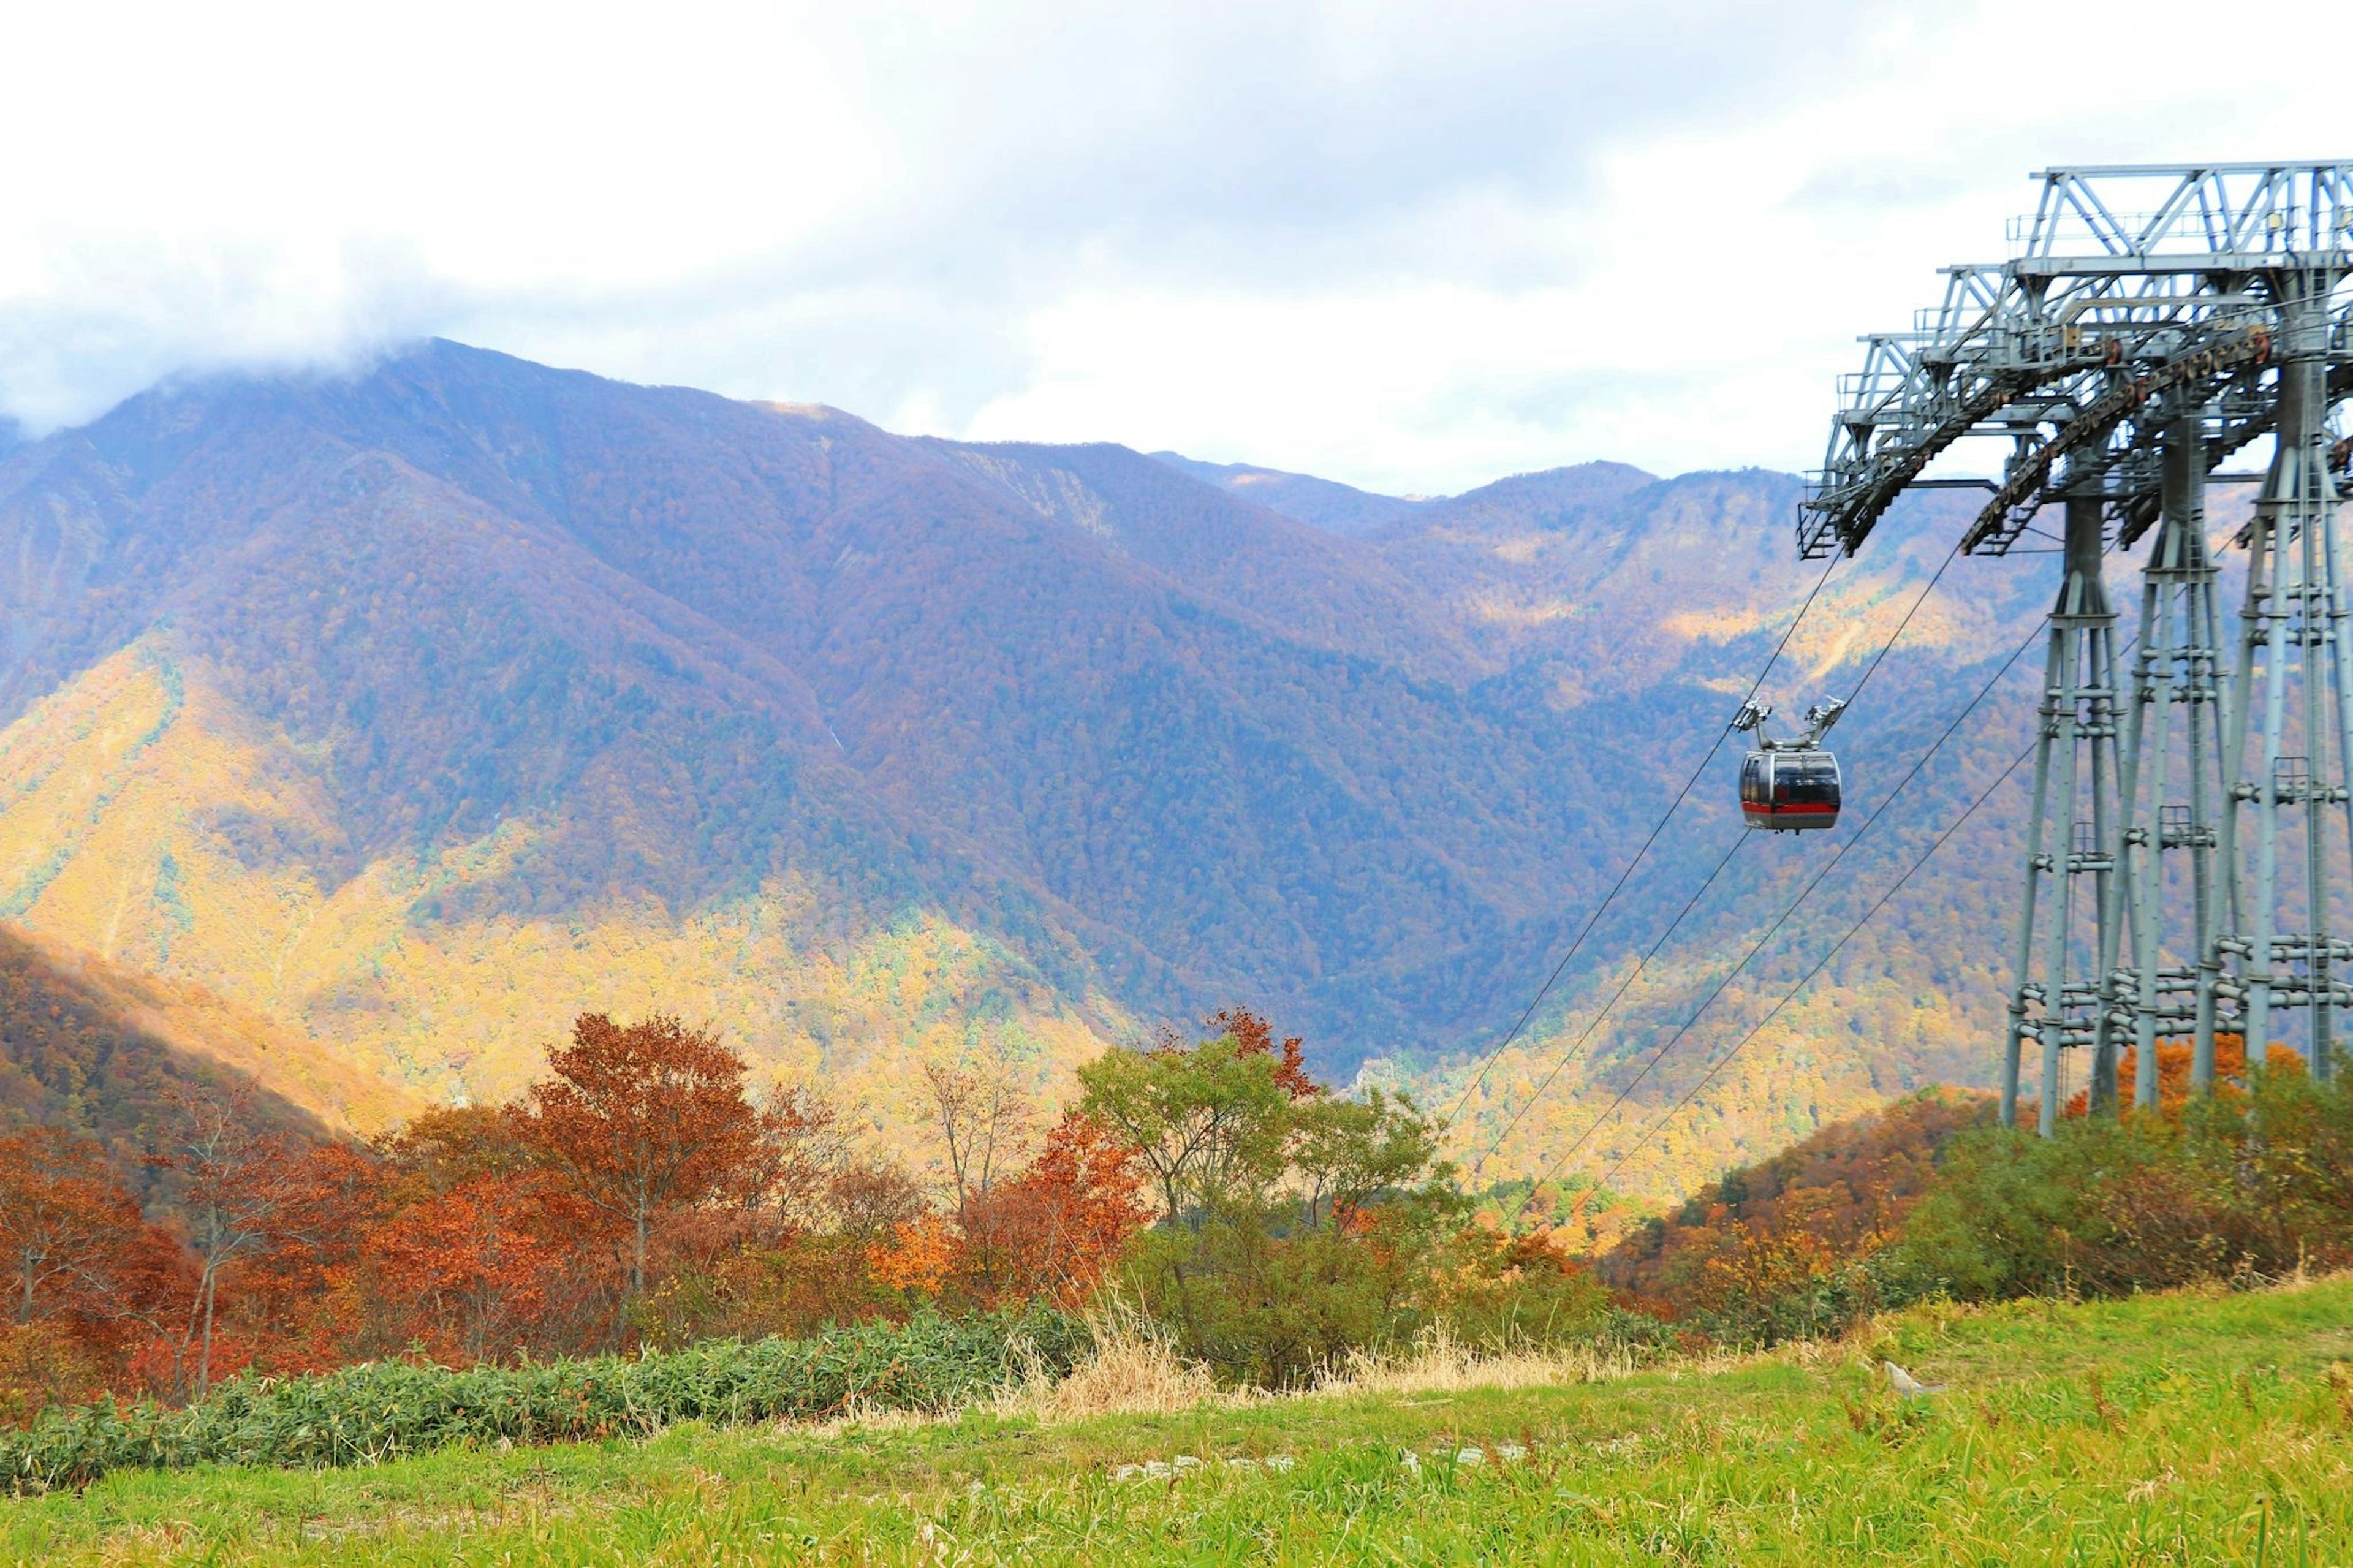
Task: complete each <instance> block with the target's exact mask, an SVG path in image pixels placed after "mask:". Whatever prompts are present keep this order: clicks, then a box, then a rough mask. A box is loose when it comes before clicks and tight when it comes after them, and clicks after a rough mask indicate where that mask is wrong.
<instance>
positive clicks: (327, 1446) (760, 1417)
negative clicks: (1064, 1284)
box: [0, 1311, 1090, 1493]
mask: <svg viewBox="0 0 2353 1568" xmlns="http://www.w3.org/2000/svg"><path fill="white" fill-rule="evenodd" d="M1089 1342H1090V1341H1089V1338H1088V1334H1087V1331H1086V1329H1085V1328H1084V1326H1083V1325H1082V1324H1081V1323H1080V1322H1079V1321H1077V1320H1075V1319H1072V1318H1070V1317H1066V1316H1064V1315H1062V1314H1060V1313H1054V1312H1042V1311H1033V1312H1029V1313H1022V1314H990V1315H987V1316H982V1317H975V1318H970V1319H965V1320H963V1321H950V1320H947V1319H944V1318H941V1317H937V1316H935V1315H932V1314H924V1315H922V1316H919V1317H917V1318H915V1319H913V1321H909V1322H907V1323H906V1324H904V1325H902V1326H899V1327H895V1328H894V1327H892V1326H889V1325H886V1324H879V1323H866V1324H859V1325H856V1326H853V1327H849V1328H845V1329H838V1330H834V1331H830V1332H828V1333H824V1334H820V1335H818V1336H816V1337H814V1338H810V1339H805V1340H775V1339H771V1340H760V1341H756V1342H752V1343H749V1344H745V1343H740V1342H733V1341H716V1342H708V1343H704V1344H701V1345H697V1346H694V1347H693V1348H691V1349H688V1350H682V1351H676V1352H668V1353H659V1352H657V1353H649V1354H646V1355H642V1356H634V1357H624V1356H600V1357H595V1358H591V1359H586V1360H576V1361H573V1360H566V1361H555V1362H547V1363H534V1364H527V1365H522V1366H514V1367H500V1366H477V1367H471V1368H467V1369H464V1370H451V1369H448V1368H446V1367H438V1366H427V1365H417V1364H415V1363H406V1362H375V1363H367V1364H364V1365H360V1366H353V1367H346V1368H344V1369H343V1370H341V1371H339V1372H333V1373H326V1374H324V1375H322V1376H317V1377H299V1378H285V1379H271V1378H239V1379H236V1380H232V1381H230V1382H227V1383H225V1384H221V1385H220V1386H219V1387H217V1388H216V1389H215V1390H214V1391H213V1393H212V1394H210V1395H208V1396H207V1397H206V1398H205V1399H203V1400H202V1401H200V1402H198V1403H196V1404H195V1405H189V1406H187V1407H185V1408H184V1409H171V1408H167V1407H164V1406H162V1405H154V1404H151V1403H141V1404H137V1405H118V1404H115V1403H114V1402H113V1401H111V1400H103V1401H100V1403H98V1404H96V1405H84V1406H82V1407H80V1408H78V1409H72V1410H51V1411H48V1412H47V1413H46V1414H44V1415H41V1416H40V1417H39V1418H38V1419H37V1420H36V1421H35V1422H34V1423H33V1425H32V1426H30V1427H29V1428H28V1429H26V1430H25V1431H23V1432H11V1433H0V1476H5V1486H6V1488H7V1489H9V1490H11V1491H15V1492H17V1493H29V1492H41V1491H47V1490H50V1489H56V1488H59V1487H81V1486H87V1485H89V1484H90V1482H91V1481H94V1480H96V1479H98V1478H99V1477H100V1476H103V1475H105V1474H107V1473H108V1472H109V1471H111V1470H119V1469H177V1468H184V1467H186V1466H192V1465H201V1464H237V1465H274V1466H284V1467H317V1466H331V1465H351V1464H371V1463H375V1462H377V1461H379V1460H385V1459H390V1458H398V1457H401V1456H405V1455H411V1454H421V1453H425V1452H427V1451H429V1450H432V1449H436V1448H444V1447H452V1446H454V1445H459V1444H468V1443H480V1444H491V1443H500V1442H506V1443H557V1442H568V1441H578V1440H582V1439H589V1438H600V1437H617V1436H646V1435H649V1434H651V1433H654V1432H657V1431H659V1430H660V1429H661V1428H662V1427H664V1426H669V1425H670V1424H672V1423H674V1422H679V1421H710V1422H715V1423H727V1424H733V1423H741V1422H754V1421H774V1420H779V1419H807V1418H810V1417H818V1416H826V1415H837V1414H839V1413H841V1412H843V1411H846V1410H849V1409H851V1408H853V1407H859V1406H873V1407H879V1408H885V1409H899V1410H944V1409H950V1408H953V1407H955V1405H959V1404H961V1403H963V1402H965V1400H968V1399H970V1398H972V1397H974V1396H975V1395H976V1394H980V1393H982V1392H984V1391H986V1390H988V1389H991V1388H994V1387H997V1386H999V1385H1001V1384H1005V1383H1007V1382H1008V1381H1010V1380H1011V1379H1012V1378H1013V1377H1014V1376H1015V1375H1017V1374H1018V1373H1039V1372H1044V1373H1050V1374H1059V1373H1062V1372H1065V1371H1067V1370H1068V1369H1069V1368H1070V1367H1071V1365H1072V1364H1073V1363H1075V1362H1076V1361H1077V1359H1078V1358H1079V1357H1080V1356H1081V1355H1082V1354H1083V1353H1084V1352H1085V1350H1086V1348H1087V1345H1088V1344H1089Z"/></svg>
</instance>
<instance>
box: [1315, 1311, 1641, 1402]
mask: <svg viewBox="0 0 2353 1568" xmlns="http://www.w3.org/2000/svg"><path fill="white" fill-rule="evenodd" d="M1638 1370H1640V1368H1639V1366H1638V1364H1637V1363H1636V1362H1635V1361H1634V1359H1633V1358H1632V1357H1631V1356H1630V1355H1625V1354H1605V1353H1603V1352H1599V1351H1594V1350H1587V1349H1568V1348H1560V1349H1554V1350H1534V1349H1524V1350H1510V1351H1501V1352H1497V1351H1485V1350H1481V1349H1478V1348H1476V1347H1474V1346H1471V1345H1466V1344H1462V1343H1461V1342H1458V1341H1457V1340H1456V1339H1455V1338H1454V1337H1453V1336H1452V1335H1451V1334H1450V1333H1448V1332H1447V1331H1446V1329H1445V1327H1444V1325H1442V1324H1441V1325H1440V1326H1439V1327H1438V1328H1436V1329H1433V1330H1432V1331H1430V1332H1428V1333H1426V1334H1424V1335H1422V1336H1421V1338H1420V1339H1419V1340H1418V1341H1417V1342H1415V1343H1414V1346H1413V1348H1412V1349H1411V1350H1409V1351H1404V1352H1391V1353H1388V1354H1380V1353H1368V1352H1363V1351H1358V1352H1355V1353H1353V1354H1351V1355H1350V1356H1349V1357H1348V1358H1347V1359H1346V1360H1345V1361H1344V1362H1342V1363H1339V1364H1338V1365H1336V1366H1335V1367H1333V1368H1331V1369H1330V1370H1329V1371H1327V1372H1326V1373H1324V1376H1323V1377H1322V1378H1320V1379H1318V1380H1317V1382H1316V1384H1315V1387H1314V1389H1313V1390H1312V1391H1311V1393H1312V1394H1322V1395H1333V1394H1452V1393H1456V1392H1458V1391H1460V1390H1462V1389H1467V1388H1556V1387H1560V1386H1563V1385H1566V1384H1580V1383H1609V1382H1612V1381H1614V1380H1616V1379H1618V1378H1621V1377H1627V1376H1630V1375H1631V1374H1632V1373H1635V1372H1636V1371H1638Z"/></svg>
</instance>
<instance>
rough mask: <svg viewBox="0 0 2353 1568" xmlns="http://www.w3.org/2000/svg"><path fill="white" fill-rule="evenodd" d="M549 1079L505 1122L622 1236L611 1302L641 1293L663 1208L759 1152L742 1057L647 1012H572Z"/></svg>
mask: <svg viewBox="0 0 2353 1568" xmlns="http://www.w3.org/2000/svg"><path fill="white" fill-rule="evenodd" d="M547 1059H548V1066H549V1068H551V1069H552V1070H553V1071H554V1075H555V1076H554V1078H553V1079H549V1080H547V1081H544V1082H541V1083H537V1084H534V1085H533V1086H532V1088H531V1090H530V1092H529V1093H528V1095H527V1096H526V1097H525V1099H524V1100H523V1102H522V1105H521V1106H519V1107H518V1108H516V1111H515V1123H514V1124H515V1127H516V1129H517V1131H518V1132H519V1134H520V1136H521V1137H522V1141H523V1142H525V1143H526V1144H527V1145H528V1146H529V1147H530V1148H531V1149H532V1150H533V1152H534V1153H535V1154H536V1155H537V1156H538V1158H539V1159H540V1160H541V1161H542V1162H543V1163H544V1164H545V1165H546V1167H547V1168H548V1169H549V1170H550V1171H552V1172H554V1173H556V1174H557V1175H558V1176H559V1177H560V1179H561V1180H562V1181H563V1183H564V1184H565V1185H566V1186H567V1187H568V1188H569V1189H570V1190H571V1191H572V1192H573V1193H575V1194H576V1195H577V1196H578V1197H579V1198H580V1199H581V1200H582V1201H583V1202H584V1203H586V1204H587V1205H589V1206H590V1207H592V1208H593V1209H595V1210H596V1212H597V1213H599V1214H601V1215H604V1216H606V1217H607V1219H608V1220H610V1221H611V1222H612V1223H613V1224H614V1225H615V1226H617V1227H618V1228H619V1230H620V1231H621V1234H622V1238H623V1245H624V1248H625V1252H626V1257H627V1265H626V1278H625V1283H624V1287H623V1292H622V1308H623V1310H624V1311H626V1310H628V1307H629V1306H630V1305H632V1304H634V1303H635V1302H636V1301H638V1300H639V1299H641V1298H642V1297H643V1296H644V1294H645V1289H646V1254H647V1247H648V1243H649V1239H650V1237H651V1236H652V1233H653V1228H654V1225H655V1222H656V1221H657V1220H658V1219H659V1217H660V1216H661V1215H664V1214H665V1213H667V1212H670V1211H672V1210H676V1209H681V1208H685V1207H688V1206H691V1205H695V1204H699V1203H702V1202H704V1201H705V1200H707V1199H709V1198H711V1197H712V1196H713V1195H714V1194H723V1193H725V1192H727V1191H728V1190H730V1189H731V1188H737V1189H740V1187H741V1185H742V1184H743V1182H744V1177H745V1173H746V1171H747V1169H748V1168H749V1167H750V1166H751V1165H752V1163H754V1161H755V1160H756V1159H757V1158H758V1157H759V1155H760V1152H761V1140H760V1117H759V1113H758V1111H757V1110H754V1107H753V1105H752V1103H751V1101H750V1100H747V1099H746V1098H745V1097H744V1061H743V1058H740V1057H738V1056H737V1055H736V1054H735V1053H734V1052H733V1051H731V1050H729V1049H728V1048H727V1047H725V1046H723V1045H722V1044H720V1043H719V1041H718V1040H717V1039H716V1038H715V1037H712V1035H710V1034H708V1033H706V1032H704V1031H702V1030H700V1029H690V1028H688V1027H686V1026H684V1025H682V1024H681V1023H680V1022H679V1020H678V1019H677V1018H675V1017H672V1016H667V1015H662V1014H656V1015H654V1016H651V1017H649V1018H646V1019H645V1020H644V1021H642V1022H640V1023H637V1024H631V1025H627V1026H624V1025H620V1024H616V1023H615V1022H613V1020H612V1019H611V1018H609V1017H607V1016H605V1015H604V1014H602V1013H587V1014H583V1015H582V1016H580V1017H579V1018H578V1019H577V1020H576V1021H575V1023H574V1025H573V1027H572V1043H571V1044H570V1045H568V1046H563V1047H552V1048H551V1049H550V1050H549V1052H548V1058H547Z"/></svg>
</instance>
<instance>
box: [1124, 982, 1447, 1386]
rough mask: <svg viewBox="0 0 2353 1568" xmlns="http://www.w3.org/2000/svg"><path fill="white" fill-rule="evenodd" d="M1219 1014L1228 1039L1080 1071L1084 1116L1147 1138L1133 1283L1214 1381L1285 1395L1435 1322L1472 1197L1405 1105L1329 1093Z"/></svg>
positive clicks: (1133, 1290)
mask: <svg viewBox="0 0 2353 1568" xmlns="http://www.w3.org/2000/svg"><path fill="white" fill-rule="evenodd" d="M1220 1020H1224V1021H1228V1022H1229V1025H1230V1028H1229V1033H1227V1034H1224V1035H1221V1036H1219V1037H1218V1038H1215V1039H1211V1040H1204V1041H1202V1042H1200V1043H1199V1044H1198V1045H1196V1046H1193V1047H1179V1046H1176V1045H1175V1044H1173V1043H1168V1044H1164V1045H1162V1046H1161V1047H1159V1048H1157V1049H1155V1050H1150V1051H1134V1050H1114V1051H1111V1052H1107V1053H1106V1054H1105V1055H1104V1056H1103V1057H1102V1058H1099V1059H1097V1060H1096V1061H1094V1062H1092V1063H1090V1064H1089V1065H1088V1066H1086V1067H1084V1068H1081V1069H1080V1073H1079V1082H1080V1086H1081V1090H1082V1094H1081V1100H1080V1109H1081V1110H1082V1111H1084V1112H1086V1113H1087V1114H1088V1115H1091V1116H1092V1117H1093V1118H1095V1120H1096V1121H1100V1122H1102V1123H1103V1125H1105V1126H1107V1127H1110V1128H1113V1129H1115V1130H1116V1131H1117V1132H1118V1133H1119V1135H1120V1136H1122V1137H1124V1138H1125V1139H1126V1140H1128V1141H1129V1142H1132V1143H1134V1145H1136V1146H1137V1147H1138V1148H1139V1149H1140V1150H1141V1151H1142V1155H1141V1158H1142V1161H1143V1163H1144V1165H1145V1168H1146V1169H1147V1170H1149V1171H1150V1172H1151V1173H1152V1175H1153V1178H1154V1180H1155V1183H1156V1184H1157V1186H1158V1188H1159V1193H1160V1197H1161V1205H1162V1211H1163V1212H1162V1215H1161V1221H1160V1224H1159V1225H1158V1226H1156V1227H1155V1229H1153V1230H1152V1231H1150V1232H1149V1233H1147V1234H1146V1235H1145V1236H1143V1237H1139V1238H1138V1240H1137V1242H1136V1244H1135V1246H1134V1250H1133V1251H1132V1253H1131V1255H1130V1257H1129V1258H1128V1260H1127V1264H1126V1267H1125V1268H1124V1273H1123V1278H1122V1282H1123V1284H1124V1287H1125V1289H1127V1291H1128V1292H1129V1293H1130V1294H1131V1295H1132V1296H1133V1297H1134V1299H1135V1300H1137V1301H1139V1302H1140V1304H1141V1305H1142V1306H1143V1307H1144V1309H1145V1310H1147V1311H1149V1312H1151V1313H1152V1314H1153V1315H1154V1316H1155V1317H1156V1318H1158V1319H1159V1320H1160V1321H1161V1322H1162V1323H1163V1324H1164V1325H1165V1326H1166V1328H1167V1329H1168V1330H1169V1331H1170V1332H1171V1334H1172V1335H1173V1336H1174V1338H1175V1341H1176V1346H1177V1348H1178V1350H1179V1351H1180V1352H1182V1353H1183V1354H1185V1355H1186V1356H1187V1357H1189V1358H1190V1359H1192V1360H1195V1361H1198V1362H1201V1363H1206V1364H1208V1366H1209V1367H1211V1368H1212V1369H1214V1370H1215V1371H1216V1372H1217V1373H1219V1376H1221V1377H1223V1378H1225V1379H1227V1380H1229V1381H1230V1382H1235V1383H1241V1384H1251V1385H1255V1386H1259V1387H1276V1388H1279V1387H1289V1386H1293V1385H1296V1384H1301V1383H1303V1382H1306V1381H1308V1380H1310V1379H1312V1378H1313V1377H1314V1375H1315V1374H1316V1373H1318V1372H1319V1371H1321V1370H1322V1369H1324V1368H1325V1367H1328V1366H1330V1365H1331V1364H1332V1363H1335V1362H1336V1361H1338V1360H1339V1359H1341V1358H1342V1357H1344V1356H1345V1355H1346V1354H1347V1353H1348V1352H1351V1351H1356V1350H1361V1349H1366V1348H1369V1347H1373V1346H1377V1345H1383V1344H1388V1343H1393V1342H1398V1341H1400V1340H1402V1339H1406V1338H1409V1337H1410V1336H1411V1335H1412V1334H1414V1333H1415V1332H1417V1331H1419V1330H1420V1329H1422V1328H1423V1327H1426V1326H1427V1325H1429V1324H1430V1323H1431V1322H1432V1321H1436V1314H1437V1302H1438V1293H1437V1292H1436V1290H1435V1289H1433V1287H1434V1284H1435V1281H1436V1277H1437V1274H1438V1272H1439V1270H1440V1267H1441V1264H1442V1259H1443V1255H1444V1253H1445V1250H1446V1247H1447V1245H1448V1243H1449V1241H1450V1239H1451V1238H1452V1237H1455V1236H1456V1235H1457V1234H1458V1233H1459V1232H1460V1231H1461V1226H1462V1222H1463V1219H1464V1217H1465V1214H1466V1212H1467V1203H1466V1201H1465V1200H1463V1199H1462V1198H1461V1197H1460V1196H1459V1195H1458V1194H1456V1193H1455V1192H1454V1190H1453V1187H1452V1184H1451V1182H1450V1180H1449V1179H1448V1178H1449V1177H1450V1175H1451V1169H1450V1168H1449V1167H1446V1166H1443V1165H1441V1164H1440V1163H1438V1159H1437V1154H1438V1132H1439V1129H1438V1126H1437V1124H1436V1123H1435V1122H1434V1121H1431V1120H1430V1118H1429V1117H1427V1116H1424V1115H1423V1114H1422V1113H1421V1111H1420V1110H1419V1108H1417V1107H1416V1106H1415V1105H1414V1103H1413V1101H1412V1100H1410V1099H1408V1098H1407V1097H1405V1096H1403V1095H1393V1094H1388V1093H1385V1092H1383V1091H1382V1090H1379V1089H1373V1090H1371V1091H1369V1092H1368V1093H1366V1095H1365V1096H1364V1097H1363V1098H1362V1099H1346V1100H1343V1099H1338V1098H1335V1097H1334V1096H1332V1095H1330V1094H1328V1093H1327V1092H1325V1091H1324V1089H1321V1088H1319V1087H1318V1086H1316V1085H1315V1084H1314V1082H1313V1081H1312V1080H1310V1079H1307V1078H1306V1077H1305V1075H1304V1074H1303V1073H1302V1072H1301V1071H1300V1070H1299V1068H1298V1065H1297V1062H1296V1059H1295V1058H1293V1057H1288V1056H1286V1057H1278V1056H1277V1055H1276V1054H1275V1051H1274V1049H1273V1046H1272V1038H1271V1032H1270V1031H1269V1030H1267V1029H1266V1027H1265V1026H1264V1025H1263V1023H1262V1022H1261V1020H1259V1019H1257V1018H1255V1017H1253V1016H1250V1015H1249V1014H1248V1013H1243V1012H1235V1013H1231V1014H1229V1015H1220ZM1216 1021H1219V1020H1213V1022H1216ZM1293 1045H1294V1046H1295V1042H1293Z"/></svg>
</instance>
